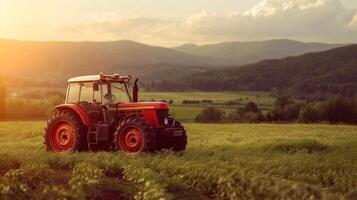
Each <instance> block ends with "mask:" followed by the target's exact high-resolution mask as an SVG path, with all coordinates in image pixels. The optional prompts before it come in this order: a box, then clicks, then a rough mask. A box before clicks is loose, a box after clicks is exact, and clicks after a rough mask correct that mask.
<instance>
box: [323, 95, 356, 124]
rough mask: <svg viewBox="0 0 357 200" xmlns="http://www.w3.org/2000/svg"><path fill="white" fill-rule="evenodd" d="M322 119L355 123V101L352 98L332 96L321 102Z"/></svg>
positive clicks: (332, 121)
mask: <svg viewBox="0 0 357 200" xmlns="http://www.w3.org/2000/svg"><path fill="white" fill-rule="evenodd" d="M321 112H322V116H323V119H324V120H326V121H329V122H331V123H341V122H343V123H357V103H356V101H355V100H353V99H347V98H343V97H333V98H331V99H329V100H328V101H327V102H325V103H323V104H322V108H321Z"/></svg>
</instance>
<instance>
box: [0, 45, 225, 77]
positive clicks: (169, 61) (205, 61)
mask: <svg viewBox="0 0 357 200" xmlns="http://www.w3.org/2000/svg"><path fill="white" fill-rule="evenodd" d="M217 60H219V59H213V58H207V57H201V56H195V55H189V54H186V53H182V52H178V51H175V50H172V49H169V48H162V47H156V46H149V45H145V44H141V43H137V42H134V41H115V42H25V41H14V40H0V67H1V70H0V73H2V74H5V75H9V76H20V77H25V78H34V77H36V78H40V79H42V80H62V79H65V78H68V77H70V76H76V75H83V74H92V73H98V72H100V71H104V72H106V73H114V72H120V73H122V74H127V73H130V74H134V75H140V76H145V75H149V74H153V73H154V74H155V73H159V72H160V73H161V74H163V73H165V71H167V70H174V69H175V68H180V67H185V70H182V71H186V72H189V71H195V70H196V68H195V67H191V66H198V69H200V66H209V65H210V64H219V62H218V61H217ZM188 67H190V68H188ZM160 73H159V74H160ZM181 74H182V73H181Z"/></svg>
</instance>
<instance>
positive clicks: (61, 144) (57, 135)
mask: <svg viewBox="0 0 357 200" xmlns="http://www.w3.org/2000/svg"><path fill="white" fill-rule="evenodd" d="M44 137H45V144H46V147H47V150H48V151H54V152H69V151H83V150H86V146H87V144H86V140H85V131H84V126H83V124H82V121H81V120H80V119H79V117H78V116H77V115H76V114H74V113H72V112H69V111H68V112H61V111H58V112H56V113H55V114H54V115H53V116H52V117H51V119H50V120H48V122H47V127H46V128H45V135H44Z"/></svg>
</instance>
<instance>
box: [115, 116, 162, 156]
mask: <svg viewBox="0 0 357 200" xmlns="http://www.w3.org/2000/svg"><path fill="white" fill-rule="evenodd" d="M132 130H136V131H137V132H139V133H137V134H138V135H137V136H138V137H140V138H139V139H138V140H140V141H142V142H138V141H135V142H133V144H134V145H133V146H134V147H132V148H131V147H129V146H128V143H130V141H129V139H130V138H129V139H128V134H129V132H130V131H132ZM124 138H127V139H124ZM131 139H132V138H131ZM114 149H115V150H121V151H123V152H124V153H126V154H138V153H141V152H150V153H154V152H155V151H156V133H155V132H154V131H153V129H152V127H151V126H150V124H148V123H147V122H146V121H145V120H143V119H141V118H137V117H128V118H125V119H123V120H122V121H121V122H120V123H119V125H118V127H117V130H116V132H115V137H114Z"/></svg>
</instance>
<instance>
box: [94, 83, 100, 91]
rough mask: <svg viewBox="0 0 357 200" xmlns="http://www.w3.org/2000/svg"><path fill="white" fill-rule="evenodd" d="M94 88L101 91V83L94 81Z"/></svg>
mask: <svg viewBox="0 0 357 200" xmlns="http://www.w3.org/2000/svg"><path fill="white" fill-rule="evenodd" d="M93 90H94V91H99V83H98V82H94V83H93Z"/></svg>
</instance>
